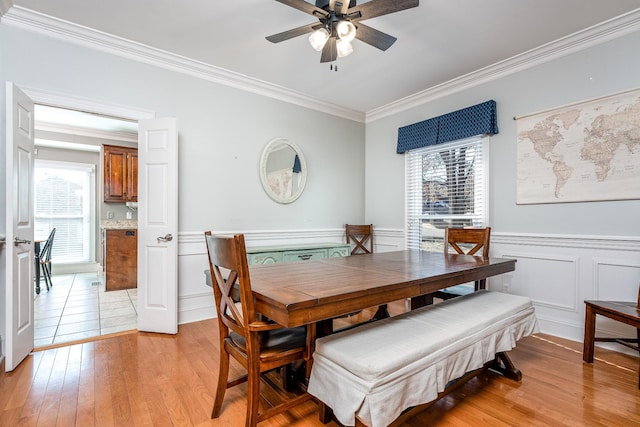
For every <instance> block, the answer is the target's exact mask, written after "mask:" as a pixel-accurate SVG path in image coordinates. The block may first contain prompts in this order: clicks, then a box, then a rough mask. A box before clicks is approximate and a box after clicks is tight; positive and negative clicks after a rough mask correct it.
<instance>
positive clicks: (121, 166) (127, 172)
mask: <svg viewBox="0 0 640 427" xmlns="http://www.w3.org/2000/svg"><path fill="white" fill-rule="evenodd" d="M104 201H105V202H122V203H124V202H137V201H138V150H137V149H135V148H127V147H117V146H113V145H105V146H104Z"/></svg>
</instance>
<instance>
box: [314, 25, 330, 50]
mask: <svg viewBox="0 0 640 427" xmlns="http://www.w3.org/2000/svg"><path fill="white" fill-rule="evenodd" d="M327 40H329V32H328V31H327V29H326V28H320V29H318V30H316V31H314V32H313V33H311V35H310V36H309V44H310V45H311V47H312V48H314V49H315V50H317V51H318V52H320V51H321V50H322V48H323V47H324V45H325V43H326V42H327Z"/></svg>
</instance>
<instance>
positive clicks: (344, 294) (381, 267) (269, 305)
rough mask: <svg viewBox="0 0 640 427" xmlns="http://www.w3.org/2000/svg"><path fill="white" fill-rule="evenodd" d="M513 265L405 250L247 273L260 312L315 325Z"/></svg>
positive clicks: (511, 262)
mask: <svg viewBox="0 0 640 427" xmlns="http://www.w3.org/2000/svg"><path fill="white" fill-rule="evenodd" d="M515 263H516V260H515V259H502V258H488V259H484V258H482V257H476V256H471V255H457V254H448V255H445V254H443V253H441V252H427V251H420V250H405V251H397V252H381V253H373V254H364V255H355V256H347V257H337V258H325V259H318V260H308V261H304V262H296V263H281V264H268V265H252V266H250V267H249V271H250V277H251V287H252V290H253V295H254V298H255V308H256V311H258V312H260V313H262V314H263V315H265V316H266V317H268V318H269V319H272V320H274V321H276V322H277V323H279V324H281V325H283V326H286V327H294V326H300V325H306V324H314V323H317V322H321V321H323V320H328V319H332V318H335V317H338V316H340V315H344V314H348V313H352V312H354V311H357V310H362V309H365V308H368V307H374V306H378V305H381V304H385V303H389V302H392V301H396V300H402V299H404V298H413V297H418V296H421V295H425V294H428V293H431V292H434V291H436V290H438V289H442V288H446V287H449V286H455V285H459V284H463V283H467V282H473V281H476V280H481V279H485V278H487V277H491V276H496V275H499V274H503V273H508V272H510V271H514V270H515Z"/></svg>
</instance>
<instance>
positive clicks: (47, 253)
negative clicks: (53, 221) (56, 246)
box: [38, 228, 56, 291]
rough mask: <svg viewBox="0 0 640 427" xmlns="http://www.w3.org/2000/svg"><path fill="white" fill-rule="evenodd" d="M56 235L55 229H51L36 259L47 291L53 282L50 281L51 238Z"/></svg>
mask: <svg viewBox="0 0 640 427" xmlns="http://www.w3.org/2000/svg"><path fill="white" fill-rule="evenodd" d="M55 235H56V229H55V228H53V229H52V230H51V232H50V233H49V237H48V238H47V240H46V241H45V242H44V246H43V247H42V249H41V250H40V256H39V257H38V261H39V263H40V265H39V266H38V268H40V269H41V271H42V276H43V277H44V283H45V285H46V286H47V291H48V290H49V289H50V288H52V287H53V282H52V281H51V250H52V248H53V238H54V237H55Z"/></svg>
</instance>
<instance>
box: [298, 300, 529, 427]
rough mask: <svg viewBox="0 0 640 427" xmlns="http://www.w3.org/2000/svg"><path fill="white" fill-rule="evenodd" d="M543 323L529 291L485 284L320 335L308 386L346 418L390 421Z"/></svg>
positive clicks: (380, 422) (340, 417)
mask: <svg viewBox="0 0 640 427" xmlns="http://www.w3.org/2000/svg"><path fill="white" fill-rule="evenodd" d="M537 330H538V325H537V321H536V318H535V314H534V308H533V305H532V303H531V300H530V299H529V298H526V297H521V296H517V295H510V294H503V293H499V292H490V291H478V292H475V293H473V294H469V295H465V296H461V297H459V298H455V299H451V300H448V301H444V302H442V303H440V304H435V305H429V306H426V307H423V308H420V309H418V310H414V311H411V312H408V313H405V314H402V315H400V316H396V317H391V318H389V319H384V320H380V321H378V322H375V323H371V324H367V325H364V326H361V327H358V328H355V329H352V330H348V331H345V332H341V333H337V334H334V335H330V336H327V337H324V338H321V339H318V340H317V341H316V351H315V353H314V355H313V359H314V363H313V369H312V373H311V377H310V380H309V388H308V392H309V393H310V394H312V395H314V396H316V397H317V398H319V399H320V400H321V401H323V402H324V403H326V404H327V405H328V406H330V407H331V408H332V409H333V411H334V414H335V415H336V417H337V418H338V420H339V421H340V422H342V423H343V424H345V425H353V424H354V422H355V415H356V414H357V415H358V416H359V417H360V418H361V419H362V420H363V421H365V423H367V425H369V426H372V427H375V426H378V425H387V424H389V423H391V422H392V421H393V420H394V419H395V418H397V417H398V416H399V415H400V413H401V412H402V411H403V410H404V409H406V408H409V407H411V406H416V405H419V404H421V403H426V402H430V401H432V400H434V399H436V398H437V395H438V393H439V392H441V391H443V390H444V388H445V386H446V384H447V383H448V382H449V381H451V380H453V379H456V378H459V377H460V376H462V375H464V374H465V373H466V372H469V371H472V370H474V369H478V368H480V367H482V366H483V365H484V364H485V363H486V362H488V361H490V360H493V358H494V357H495V354H496V353H498V352H502V351H508V350H511V349H512V348H513V347H515V343H516V341H517V340H518V339H520V338H522V337H523V336H527V335H530V334H532V333H534V332H537Z"/></svg>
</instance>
